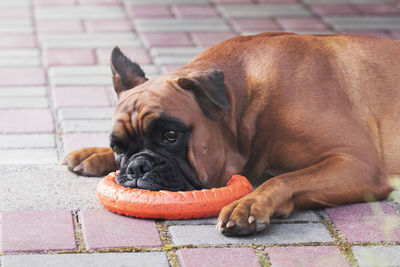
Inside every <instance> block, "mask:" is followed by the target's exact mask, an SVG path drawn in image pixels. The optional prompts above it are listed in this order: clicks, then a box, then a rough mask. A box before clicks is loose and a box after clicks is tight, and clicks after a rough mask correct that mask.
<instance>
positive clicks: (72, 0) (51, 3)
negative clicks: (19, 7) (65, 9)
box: [33, 0, 77, 6]
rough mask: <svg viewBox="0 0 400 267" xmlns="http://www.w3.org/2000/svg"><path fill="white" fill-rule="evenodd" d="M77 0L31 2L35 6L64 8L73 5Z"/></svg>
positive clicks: (40, 0)
mask: <svg viewBox="0 0 400 267" xmlns="http://www.w3.org/2000/svg"><path fill="white" fill-rule="evenodd" d="M76 2H77V0H33V3H34V4H35V6H64V5H74V4H76Z"/></svg>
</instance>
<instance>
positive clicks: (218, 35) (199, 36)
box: [192, 32, 236, 47]
mask: <svg viewBox="0 0 400 267" xmlns="http://www.w3.org/2000/svg"><path fill="white" fill-rule="evenodd" d="M234 36H236V34H234V33H232V32H196V33H192V37H193V40H194V42H195V43H196V44H197V45H198V46H203V47H207V46H211V45H213V44H216V43H219V42H221V41H224V40H226V39H229V38H232V37H234Z"/></svg>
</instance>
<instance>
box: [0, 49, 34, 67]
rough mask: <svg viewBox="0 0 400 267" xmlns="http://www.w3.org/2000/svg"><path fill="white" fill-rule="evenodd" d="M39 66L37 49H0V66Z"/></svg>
mask: <svg viewBox="0 0 400 267" xmlns="http://www.w3.org/2000/svg"><path fill="white" fill-rule="evenodd" d="M40 64H41V59H40V52H39V50H38V49H2V50H0V66H6V67H16V66H21V67H23V66H25V67H27V66H29V67H32V66H39V65H40Z"/></svg>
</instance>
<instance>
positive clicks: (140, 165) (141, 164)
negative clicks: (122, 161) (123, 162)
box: [127, 156, 155, 179]
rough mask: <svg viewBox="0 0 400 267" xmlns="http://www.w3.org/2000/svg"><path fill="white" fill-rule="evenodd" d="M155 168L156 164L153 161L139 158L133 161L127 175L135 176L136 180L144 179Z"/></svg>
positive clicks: (142, 157)
mask: <svg viewBox="0 0 400 267" xmlns="http://www.w3.org/2000/svg"><path fill="white" fill-rule="evenodd" d="M154 166H155V164H154V162H153V161H152V160H151V159H149V158H147V157H145V156H139V157H137V158H135V159H133V160H132V161H131V163H130V164H129V166H128V169H127V173H128V174H130V175H133V176H134V177H135V179H142V178H143V177H144V176H145V174H146V173H148V172H150V171H151V170H152V169H153V168H154Z"/></svg>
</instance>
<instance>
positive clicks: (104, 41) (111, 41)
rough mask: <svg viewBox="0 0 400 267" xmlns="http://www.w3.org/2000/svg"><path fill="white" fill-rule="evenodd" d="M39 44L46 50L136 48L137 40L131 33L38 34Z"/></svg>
mask: <svg viewBox="0 0 400 267" xmlns="http://www.w3.org/2000/svg"><path fill="white" fill-rule="evenodd" d="M38 38H39V41H40V43H41V44H42V46H43V47H47V48H107V47H114V46H116V45H117V46H121V47H137V46H139V45H140V41H139V39H138V38H137V37H136V35H135V34H133V33H130V32H129V33H128V32H125V33H80V34H79V33H77V34H75V33H74V34H72V33H71V34H59V33H57V34H39V36H38Z"/></svg>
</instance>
